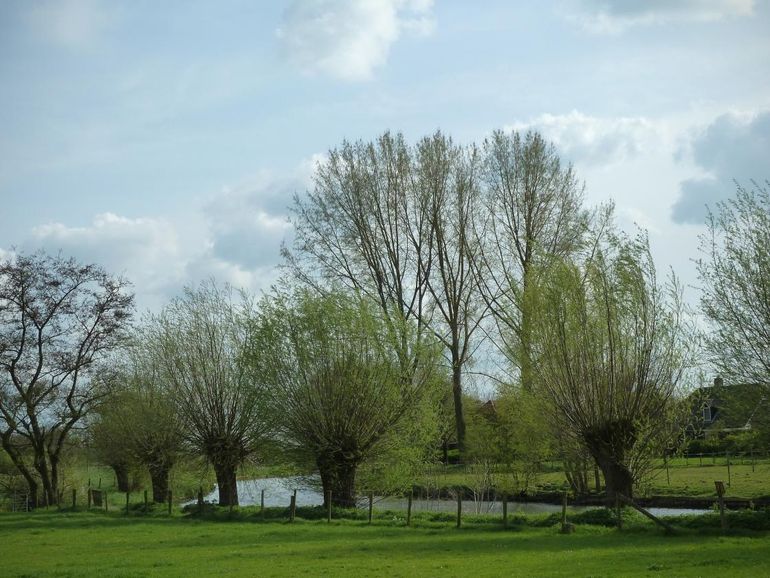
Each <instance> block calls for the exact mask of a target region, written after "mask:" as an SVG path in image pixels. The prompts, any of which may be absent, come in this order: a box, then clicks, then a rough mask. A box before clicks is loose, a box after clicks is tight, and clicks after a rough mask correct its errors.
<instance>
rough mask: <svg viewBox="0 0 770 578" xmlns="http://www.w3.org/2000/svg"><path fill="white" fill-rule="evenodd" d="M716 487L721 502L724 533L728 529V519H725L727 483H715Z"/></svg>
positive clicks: (721, 522)
mask: <svg viewBox="0 0 770 578" xmlns="http://www.w3.org/2000/svg"><path fill="white" fill-rule="evenodd" d="M714 487H715V488H716V491H717V499H718V500H719V522H720V524H721V526H722V531H723V532H724V531H725V530H726V529H727V518H725V483H724V482H722V481H718V480H717V481H714Z"/></svg>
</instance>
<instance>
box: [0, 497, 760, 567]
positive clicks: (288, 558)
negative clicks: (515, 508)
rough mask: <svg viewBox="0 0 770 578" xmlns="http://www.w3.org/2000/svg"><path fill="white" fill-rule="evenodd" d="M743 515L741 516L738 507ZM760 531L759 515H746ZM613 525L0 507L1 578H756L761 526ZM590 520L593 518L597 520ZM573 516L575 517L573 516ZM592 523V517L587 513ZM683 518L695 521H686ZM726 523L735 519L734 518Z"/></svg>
mask: <svg viewBox="0 0 770 578" xmlns="http://www.w3.org/2000/svg"><path fill="white" fill-rule="evenodd" d="M744 516H745V514H744ZM752 516H754V518H756V519H755V522H756V521H757V519H758V520H759V522H761V523H760V524H759V527H760V528H762V527H766V524H767V521H768V516H767V514H764V513H756V514H752ZM628 517H629V519H628V521H626V523H625V524H624V529H623V530H622V531H618V530H617V529H616V528H612V527H608V526H606V525H603V524H601V523H597V520H593V521H592V520H590V519H589V520H586V521H588V522H591V521H592V522H593V523H576V525H575V532H574V533H572V534H569V535H564V534H561V533H560V532H559V524H558V521H557V520H556V519H555V518H554V517H531V518H528V519H526V520H525V519H523V518H519V519H516V520H512V524H511V525H510V526H509V528H508V529H503V528H502V525H501V524H499V522H492V521H490V520H488V519H487V520H484V519H483V518H480V517H479V518H469V519H468V520H467V521H465V522H464V524H463V527H462V528H460V529H456V528H455V527H454V526H453V524H452V523H451V521H449V520H450V519H451V518H444V517H442V516H436V515H428V514H418V515H416V516H415V517H414V518H413V526H412V527H405V526H404V521H403V519H401V518H399V517H398V515H394V514H393V513H382V514H379V515H378V516H377V517H376V519H375V520H374V523H373V524H372V525H368V524H367V523H366V521H365V520H355V519H352V520H351V519H343V520H339V519H335V520H333V521H332V522H331V523H327V522H326V520H324V519H323V517H319V519H312V520H308V519H301V518H298V519H297V520H295V522H294V523H288V522H287V521H285V520H284V519H281V518H271V517H268V518H267V519H266V520H263V519H262V518H261V517H260V516H259V514H258V513H256V512H251V513H248V512H236V513H234V514H233V515H230V514H228V513H226V512H220V513H219V514H216V515H214V517H210V518H206V519H199V518H196V517H195V516H192V515H189V514H187V515H182V514H180V513H175V514H174V515H173V516H171V517H168V516H164V515H160V514H157V515H152V514H151V515H149V516H142V515H129V516H126V515H124V514H119V513H112V514H110V513H107V514H105V513H103V512H66V511H63V512H55V511H50V512H44V511H38V512H35V513H31V514H26V513H25V514H10V513H6V514H0V560H2V574H3V576H6V577H8V578H22V577H31V576H36V577H37V576H40V577H54V576H56V577H65V576H66V577H75V576H108V577H124V578H128V577H133V576H158V577H160V576H199V575H207V576H290V575H298V574H303V575H314V576H316V575H317V576H467V575H473V576H499V575H501V574H503V573H504V574H506V575H511V576H536V575H547V576H572V577H577V576H594V577H597V576H707V575H717V574H721V575H729V576H736V577H739V576H751V577H757V576H763V575H768V565H767V551H768V549H770V537H769V536H768V534H767V532H766V531H765V530H759V531H751V530H733V532H734V533H733V534H728V535H724V536H723V535H720V532H719V530H718V522H716V520H715V519H709V520H707V521H706V522H705V523H704V522H703V521H697V522H696V521H694V519H689V520H686V521H684V522H683V523H682V526H681V527H680V528H679V529H678V530H677V532H676V534H674V535H665V534H663V533H662V532H660V531H659V529H657V528H655V527H653V526H652V525H651V524H649V523H647V522H645V521H643V520H641V519H639V518H638V517H635V516H634V515H633V514H628ZM600 518H601V516H600ZM577 521H578V522H580V520H579V519H578V520H577ZM598 521H599V522H600V521H601V520H598ZM688 525H690V526H692V525H694V526H696V527H687V526H688ZM733 525H736V524H735V523H733Z"/></svg>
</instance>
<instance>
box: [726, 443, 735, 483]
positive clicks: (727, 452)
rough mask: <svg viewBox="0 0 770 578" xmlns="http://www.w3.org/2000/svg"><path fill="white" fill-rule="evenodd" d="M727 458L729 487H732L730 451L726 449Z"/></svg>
mask: <svg viewBox="0 0 770 578" xmlns="http://www.w3.org/2000/svg"><path fill="white" fill-rule="evenodd" d="M725 458H726V459H727V487H728V488H731V487H732V485H733V484H732V481H733V479H732V476H731V475H730V452H729V451H727V450H725Z"/></svg>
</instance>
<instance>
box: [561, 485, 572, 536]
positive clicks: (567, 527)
mask: <svg viewBox="0 0 770 578" xmlns="http://www.w3.org/2000/svg"><path fill="white" fill-rule="evenodd" d="M574 530H575V527H574V526H573V525H572V524H570V523H568V522H567V492H566V490H565V492H564V494H563V495H562V499H561V533H562V534H571V533H572V532H573V531H574Z"/></svg>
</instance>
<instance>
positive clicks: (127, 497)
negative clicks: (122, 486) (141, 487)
mask: <svg viewBox="0 0 770 578" xmlns="http://www.w3.org/2000/svg"><path fill="white" fill-rule="evenodd" d="M130 501H131V493H130V492H126V515H128V505H129V502H130Z"/></svg>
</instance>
